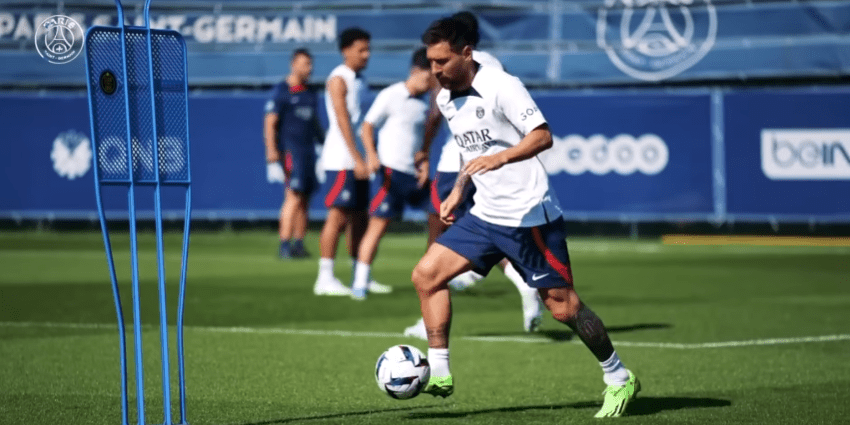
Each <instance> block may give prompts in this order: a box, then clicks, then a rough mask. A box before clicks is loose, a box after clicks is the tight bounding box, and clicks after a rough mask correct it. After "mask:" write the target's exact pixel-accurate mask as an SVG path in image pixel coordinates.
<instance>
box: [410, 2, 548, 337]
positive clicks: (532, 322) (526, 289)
mask: <svg viewBox="0 0 850 425" xmlns="http://www.w3.org/2000/svg"><path fill="white" fill-rule="evenodd" d="M452 18H454V19H456V20H459V21H461V22H463V23H464V24H466V26H467V29H468V31H469V42H470V43H471V45H472V48H473V49H475V48H476V46H477V45H478V41H479V40H480V35H479V32H478V19H477V18H476V17H475V15H474V14H472V13H471V12H466V11H463V12H458V13H456V14H454V15H452ZM472 60H474V61H475V62H476V63H478V64H479V65H481V66H490V67H494V68H496V69H499V70H502V71H504V67H502V63H501V62H499V60H498V59H496V58H495V57H493V55H491V54H489V53H487V52H483V51H480V50H473V51H472ZM438 90H439V86H437V91H438ZM437 91H435V92H434V93H433V95H432V100H435V99H436V95H437ZM442 119H443V118H442V115H441V114H440V111H439V109H438V108H437V105H436V103H435V102H434V101H432V104H431V110H430V111H429V115H428V120H427V121H426V124H425V132H426V134H428V135H429V136H430V137H433V135H434V134H436V132H437V128H438V127H439V125H440V123H441V121H442ZM426 139H427V137H426ZM459 171H460V147H459V145H458V144H457V143H456V142H455V141H454V139H453V138H452V137H449V140H448V141H447V142H446V143H444V144H443V149H442V151H441V152H440V159H439V161H438V162H437V174H436V175H435V176H434V181H433V182H431V209H432V211H431V213H430V214H429V215H428V245H429V246H430V244H431V243H433V242H434V240H435V239H436V238H437V236H439V235H441V234H442V233H443V232H445V231H446V228H447V226H446V225H445V224H443V223H442V222H441V221H440V217H439V213H440V202H441V201H442V200H444V199H446V197H448V196H449V193H451V191H452V187H453V186H454V182H455V180H457V174H458V172H459ZM474 190H475V189H474V188H472V189H470V193H469V195H468V196H467V198H466V200H465V201H464V202H463V203H462V204H461V205H458V207H457V209H456V210H455V213H454V214H455V217H460V216H462V215H463V214H465V213H466V212H467V211H469V208H470V207H472V195H473V193H474ZM499 266H500V267H501V268H502V270H503V271H504V272H505V276H506V277H507V278H508V280H510V281H511V283H513V284H514V286H515V287H516V288H517V291H518V292H519V295H520V299H521V300H522V327H523V329H524V330H525V331H526V332H535V331H537V330H538V328H539V327H540V324H541V322H542V319H543V308H542V306H541V301H540V296H539V295H538V294H537V290H536V289H534V288H532V287H530V286H528V285H527V284H526V283H525V281H523V279H522V277H521V276H520V275H519V273H517V271H516V269H515V268H514V267H513V266H512V265H511V263H510V262H509V261H507V260H506V259H505V260H502V261H501V262H499ZM483 278H484V276H482V275H480V274H478V273H476V272H475V271H473V270H470V271H468V272H466V273H461V274H460V275H459V276H457V277H456V278H454V279H452V280H451V281H449V287H451V288H452V289H456V290H464V289H467V288H469V287H470V286H472V285H474V284H475V283H476V282H478V281H479V280H481V279H483ZM404 334H405V335H407V336H412V337H416V338H420V339H427V338H428V337H427V334H426V332H425V322H424V321H423V320H422V319H419V320H418V321H417V322H416V323H415V324H414V325H413V326H409V327H407V328H405V330H404Z"/></svg>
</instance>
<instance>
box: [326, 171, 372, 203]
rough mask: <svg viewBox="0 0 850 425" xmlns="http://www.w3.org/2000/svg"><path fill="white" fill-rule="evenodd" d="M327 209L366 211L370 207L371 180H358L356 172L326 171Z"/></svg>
mask: <svg viewBox="0 0 850 425" xmlns="http://www.w3.org/2000/svg"><path fill="white" fill-rule="evenodd" d="M322 192H324V193H325V207H327V208H331V207H336V208H345V209H350V210H365V209H366V207H368V206H369V180H356V179H355V178H354V171H352V170H339V171H325V183H324V184H322Z"/></svg>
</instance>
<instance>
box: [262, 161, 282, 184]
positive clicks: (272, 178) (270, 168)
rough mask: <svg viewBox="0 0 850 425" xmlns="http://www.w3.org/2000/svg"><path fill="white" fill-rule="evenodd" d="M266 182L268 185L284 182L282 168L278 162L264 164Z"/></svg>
mask: <svg viewBox="0 0 850 425" xmlns="http://www.w3.org/2000/svg"><path fill="white" fill-rule="evenodd" d="M266 180H268V182H269V183H283V182H284V181H286V176H285V174H284V172H283V167H282V166H281V165H280V163H279V162H269V163H268V164H266Z"/></svg>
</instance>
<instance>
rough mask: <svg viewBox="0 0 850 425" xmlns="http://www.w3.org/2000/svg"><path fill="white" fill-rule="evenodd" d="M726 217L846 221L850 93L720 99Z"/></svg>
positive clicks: (765, 94) (757, 93) (741, 94)
mask: <svg viewBox="0 0 850 425" xmlns="http://www.w3.org/2000/svg"><path fill="white" fill-rule="evenodd" d="M724 106H725V112H724V118H723V120H724V123H725V129H726V131H725V133H726V135H725V150H726V165H725V167H726V180H727V184H726V187H727V195H726V196H727V205H728V213H729V215H730V216H732V218H734V217H736V216H737V217H740V218H741V219H746V218H753V219H758V220H764V219H766V218H776V219H780V220H782V219H793V220H797V221H805V220H807V219H808V218H810V217H817V218H818V219H820V220H828V219H833V220H845V221H846V220H850V114H848V111H850V91H848V90H846V89H844V90H835V91H832V90H830V92H823V93H822V92H814V91H808V92H806V91H790V92H789V91H781V92H772V91H742V92H734V93H730V94H727V95H726V96H725V98H724Z"/></svg>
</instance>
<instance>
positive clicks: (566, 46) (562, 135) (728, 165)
mask: <svg viewBox="0 0 850 425" xmlns="http://www.w3.org/2000/svg"><path fill="white" fill-rule="evenodd" d="M136 3H138V4H136ZM136 3H133V5H134V6H132V7H130V8H129V10H128V18H127V23H128V24H133V23H135V22H138V21H139V19H140V12H141V9H140V8H139V6H140V4H141V2H136ZM630 4H632V5H633V6H628V5H627V3H626V2H622V1H613V2H612V1H602V0H574V1H562V0H529V1H510V0H503V1H500V2H498V4H496V3H494V2H492V1H469V2H462V3H460V2H456V1H441V0H437V1H433V2H421V1H413V0H376V1H371V2H368V3H367V2H363V1H356V0H347V1H343V0H327V1H311V0H296V1H276V2H271V1H262V0H228V1H223V0H222V1H186V0H177V1H169V2H156V1H154V2H153V5H154V10H153V12H152V22H153V26H154V27H159V28H172V29H177V30H179V31H181V33H182V34H183V35H184V36H185V37H186V40H187V45H188V51H189V81H190V87H191V89H192V94H191V95H190V125H191V130H190V132H191V136H192V141H191V142H192V154H193V162H194V163H195V164H196V165H195V166H194V167H193V173H194V175H193V179H194V181H195V189H194V191H193V194H194V199H195V210H194V218H197V219H212V220H216V219H225V220H250V219H274V218H275V217H276V216H277V213H278V212H277V211H278V208H279V205H280V201H281V196H282V188H281V186H280V185H270V184H268V183H266V181H265V175H264V172H265V171H264V167H263V162H264V161H263V148H262V110H263V109H262V107H263V103H264V101H265V96H266V93H265V90H266V89H267V88H268V87H269V86H270V85H271V84H273V83H275V82H276V81H278V80H279V79H280V78H281V74H282V73H284V72H286V70H287V68H288V61H289V55H290V52H291V51H292V49H294V48H295V47H301V46H306V47H308V48H310V49H311V51H312V52H313V54H314V56H315V72H314V78H313V79H314V81H322V80H323V79H324V78H325V77H326V75H327V73H328V72H329V71H330V70H331V69H332V68H333V67H334V66H335V65H336V64H337V63H338V62H339V56H338V52H337V51H336V45H335V35H336V34H337V33H338V32H339V30H341V29H343V28H345V27H348V26H352V25H358V26H362V27H364V28H367V29H369V30H370V31H371V32H372V34H373V43H372V45H373V55H372V59H371V61H370V66H369V68H368V69H367V70H366V76H367V78H368V79H369V81H370V82H371V83H372V88H373V89H377V88H380V87H382V86H384V85H386V84H389V83H392V82H395V81H397V80H400V79H402V78H404V76H405V75H406V72H407V66H408V61H409V53H410V51H411V50H412V49H413V48H414V47H415V46H417V45H418V44H419V41H418V38H419V34H420V33H421V30H422V28H424V27H425V26H427V24H428V23H429V22H430V21H431V20H433V19H435V18H437V17H441V16H445V15H447V14H450V13H453V12H455V11H456V10H458V9H459V8H461V7H462V8H466V9H471V10H473V11H475V12H476V14H477V15H478V16H479V18H480V20H481V32H482V45H481V47H482V48H483V49H485V50H488V51H490V52H492V53H494V54H495V55H496V56H497V57H498V58H499V59H500V60H501V61H502V62H503V63H504V64H505V66H506V68H507V69H508V70H509V71H510V72H511V73H514V74H516V75H518V76H519V77H521V79H522V80H523V81H524V82H525V83H526V85H527V86H528V87H530V88H532V89H533V90H532V91H533V95H534V97H535V98H536V99H537V101H538V103H539V105H540V107H541V109H542V110H543V112H544V113H545V114H546V116H547V118H548V120H549V122H550V124H551V126H552V129H553V133H554V135H555V146H554V147H553V149H552V150H551V151H549V152H547V153H546V154H545V155H544V156H543V160H544V162H545V164H546V166H547V169H548V170H549V172H550V174H551V179H552V182H553V183H554V185H555V187H556V191H557V194H558V197H559V198H560V201H561V203H562V205H563V206H564V208H565V209H566V210H567V212H568V216H569V217H570V218H572V219H574V220H590V221H621V222H644V221H688V222H710V223H730V222H735V221H756V222H802V223H825V222H830V223H842V222H844V223H846V222H850V201H847V198H848V197H847V196H846V194H847V193H850V122H848V121H850V116H848V114H847V113H846V111H848V110H850V108H848V107H850V105H848V103H850V96H848V90H850V88H848V87H847V85H846V82H847V76H848V75H850V35H848V34H850V3H848V2H844V1H807V2H780V1H775V2H774V1H769V0H767V1H749V0H711V1H710V0H694V1H692V2H688V3H687V5H685V3H683V4H682V5H676V6H670V5H667V6H664V5H665V4H667V3H664V2H660V3H653V2H637V3H630ZM659 4H661V6H659ZM671 4H672V3H671ZM57 13H61V14H65V15H69V16H71V17H73V18H74V19H76V20H78V21H79V22H80V23H81V24H82V26H84V27H91V26H93V25H115V24H116V22H115V12H114V3H113V2H111V1H106V0H92V1H86V2H81V1H77V2H75V1H42V2H23V1H15V0H0V63H2V64H3V65H2V66H0V102H2V103H0V129H2V130H3V133H2V136H0V137H2V139H0V140H2V142H1V143H2V145H3V146H4V148H5V149H4V151H5V152H6V153H7V154H6V155H2V156H0V166H2V170H3V171H2V173H3V174H2V175H3V178H4V180H3V184H2V186H0V187H2V188H0V218H5V219H13V220H19V219H74V220H78V219H95V218H96V214H95V206H94V194H93V190H92V188H93V182H92V177H91V174H92V173H91V170H90V168H91V151H90V148H88V137H89V131H90V130H89V126H88V117H87V106H86V98H85V95H84V94H82V93H83V91H82V89H83V88H84V87H85V77H84V74H85V72H84V64H83V60H82V58H78V59H77V60H75V61H73V62H71V63H68V64H64V65H53V64H49V63H47V62H46V61H45V60H44V59H43V58H41V57H40V56H39V54H38V52H37V51H36V49H35V42H36V41H37V40H36V38H37V37H36V33H37V28H38V24H39V22H41V21H42V20H43V19H44V18H45V17H47V16H50V15H53V14H57ZM665 16H666V18H665ZM825 78H826V79H830V78H834V79H835V80H834V81H830V83H837V84H831V85H828V86H824V85H820V86H811V85H807V86H806V87H800V88H794V89H791V88H787V87H786V88H782V87H781V84H782V83H784V82H788V81H793V82H795V83H797V84H799V83H800V82H803V81H810V80H811V79H816V80H817V81H821V82H823V81H824V79H825ZM753 80H759V81H760V84H761V85H763V86H764V87H759V88H755V87H747V85H748V82H750V81H753ZM372 94H373V95H374V92H373V93H372ZM370 100H371V99H366V103H369V101H370ZM321 113H322V115H324V107H323V106H321ZM322 119H323V120H325V122H326V117H324V116H322ZM443 131H445V130H443ZM444 140H446V134H445V133H443V134H441V135H440V136H438V139H437V140H436V142H435V143H436V144H437V146H435V149H434V151H435V152H437V151H438V148H439V145H440V144H441V143H442V142H443V141H444ZM87 148H88V150H87ZM434 164H436V161H432V166H434ZM107 195H109V194H107ZM107 197H108V198H110V202H111V203H110V204H108V205H110V206H111V208H112V209H113V210H114V211H115V212H116V214H118V212H119V211H121V210H122V209H123V204H122V202H123V201H124V200H125V199H124V198H125V196H123V194H115V196H114V199H111V198H113V197H110V196H107ZM143 198H144V199H143ZM147 198H149V197H145V196H144V195H140V199H139V201H140V202H141V205H142V206H143V207H145V208H150V204H149V203H147V204H146V203H145V201H146V200H147ZM322 199H323V194H317V196H316V197H314V199H313V203H312V205H311V210H310V211H311V217H312V218H321V217H322V216H323V215H324V212H325V210H324V208H323V206H322V202H321V201H322ZM171 201H172V200H171V199H168V200H167V202H166V204H165V206H166V208H168V209H170V211H169V212H168V214H167V216H168V215H171V216H173V217H177V216H179V215H178V214H181V213H182V206H179V205H177V204H178V200H177V199H175V200H173V201H174V202H173V203H172V202H171ZM406 216H407V218H409V219H422V218H423V217H424V216H423V214H422V213H421V212H417V211H408V213H407V214H406Z"/></svg>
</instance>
